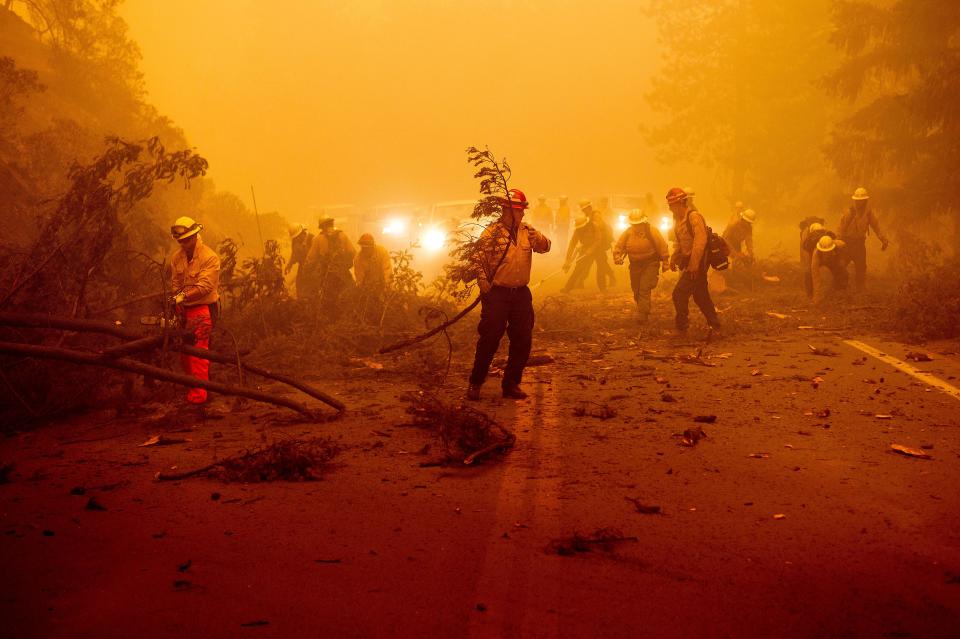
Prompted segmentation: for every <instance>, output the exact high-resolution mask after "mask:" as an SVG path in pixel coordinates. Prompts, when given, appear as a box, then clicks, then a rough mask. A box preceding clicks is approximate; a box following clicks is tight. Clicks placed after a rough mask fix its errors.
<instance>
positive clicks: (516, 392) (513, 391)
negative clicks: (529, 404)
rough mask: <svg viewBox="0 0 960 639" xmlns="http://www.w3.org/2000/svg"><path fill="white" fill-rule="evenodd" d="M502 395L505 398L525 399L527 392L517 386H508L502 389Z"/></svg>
mask: <svg viewBox="0 0 960 639" xmlns="http://www.w3.org/2000/svg"><path fill="white" fill-rule="evenodd" d="M503 396H504V397H506V398H507V399H526V398H527V394H526V393H525V392H523V389H521V388H520V387H519V386H510V387H508V388H504V389H503Z"/></svg>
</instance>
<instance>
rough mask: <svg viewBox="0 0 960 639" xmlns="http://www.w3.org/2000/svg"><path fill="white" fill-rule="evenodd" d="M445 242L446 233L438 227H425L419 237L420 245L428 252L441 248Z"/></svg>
mask: <svg viewBox="0 0 960 639" xmlns="http://www.w3.org/2000/svg"><path fill="white" fill-rule="evenodd" d="M446 243H447V234H446V233H445V232H444V231H442V230H440V229H436V228H434V229H427V230H426V231H424V232H423V235H422V236H421V237H420V246H422V247H423V248H424V249H425V250H427V251H430V252H435V251H439V250H442V249H443V247H444V245H445V244H446Z"/></svg>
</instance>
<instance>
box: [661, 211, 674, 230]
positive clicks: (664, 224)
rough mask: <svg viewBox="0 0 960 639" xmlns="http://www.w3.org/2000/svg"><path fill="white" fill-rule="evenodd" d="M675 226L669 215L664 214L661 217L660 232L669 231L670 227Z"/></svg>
mask: <svg viewBox="0 0 960 639" xmlns="http://www.w3.org/2000/svg"><path fill="white" fill-rule="evenodd" d="M672 228H673V220H671V219H670V217H669V216H667V215H664V216H663V217H661V218H660V232H661V233H667V232H668V231H669V230H670V229H672Z"/></svg>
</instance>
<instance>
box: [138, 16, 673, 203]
mask: <svg viewBox="0 0 960 639" xmlns="http://www.w3.org/2000/svg"><path fill="white" fill-rule="evenodd" d="M123 15H124V17H125V18H126V20H127V21H128V22H129V25H130V31H131V36H132V37H133V39H134V40H136V41H137V42H138V43H139V45H140V47H141V49H142V53H143V63H142V68H143V71H144V74H145V80H146V85H147V90H148V91H149V100H150V101H151V102H152V103H153V104H154V105H155V106H156V107H157V108H158V109H159V110H160V111H161V112H162V113H163V114H165V115H167V116H169V117H170V118H171V119H173V120H174V121H175V122H176V123H177V124H178V125H179V126H181V127H182V128H183V129H184V131H185V132H186V134H187V137H188V139H189V141H190V144H191V145H194V146H196V147H197V149H198V150H199V151H200V152H201V153H202V154H204V155H205V156H206V157H208V158H209V160H210V162H211V172H210V175H211V177H212V178H213V179H214V181H215V182H216V183H217V185H218V187H220V188H224V189H228V190H232V191H234V192H236V193H237V194H239V195H241V197H244V198H245V199H246V198H248V196H249V187H250V185H251V184H253V185H255V186H256V189H257V197H258V203H259V204H260V207H261V208H262V209H272V210H280V211H281V212H283V213H288V214H291V215H299V214H301V213H302V212H303V211H305V210H308V209H309V208H310V207H315V206H321V205H324V204H334V203H348V202H349V203H356V204H377V203H386V202H399V201H416V202H424V203H429V202H436V201H440V200H450V199H462V198H472V197H474V195H475V193H476V182H475V181H474V180H473V178H472V176H471V172H470V168H469V167H468V166H467V164H466V163H465V161H464V158H465V155H464V149H465V148H466V147H467V146H469V145H489V146H490V148H491V149H492V150H494V152H495V153H497V154H498V155H499V156H506V157H507V159H508V160H509V161H510V163H511V165H512V167H513V169H514V186H517V187H519V188H525V189H527V190H528V192H529V193H530V194H531V195H537V194H541V193H543V194H548V195H556V194H560V193H564V194H569V195H570V196H571V197H572V198H576V197H579V196H581V195H589V194H598V193H643V192H646V191H655V192H657V193H658V194H659V192H660V191H661V190H664V189H665V188H666V187H667V186H670V185H673V184H678V185H681V184H688V183H691V182H692V179H691V174H690V173H682V172H678V169H677V168H676V167H664V166H661V165H660V164H659V163H658V161H657V159H656V157H655V156H654V154H653V152H652V151H651V150H650V149H648V148H647V147H646V145H645V144H644V142H643V137H642V135H641V134H640V132H639V127H640V126H641V125H642V124H643V123H644V122H645V121H646V119H648V118H650V117H651V114H650V110H649V108H648V107H647V105H646V104H645V102H644V94H645V92H646V91H647V90H648V89H649V86H650V81H651V78H652V77H653V75H654V74H655V73H656V71H657V69H658V66H659V64H660V54H659V52H658V47H657V42H656V27H655V23H654V21H653V19H652V18H651V17H650V16H649V15H647V14H645V12H644V10H643V3H641V2H637V1H636V0H633V1H627V0H624V1H619V0H604V1H600V2H585V1H579V2H573V1H564V0H529V1H526V2H507V1H504V0H499V1H497V0H492V1H486V2H472V1H467V0H447V1H444V0H395V1H393V2H387V1H377V0H349V1H346V0H340V1H332V0H327V1H306V0H300V1H293V0H287V1H280V2H267V1H265V0H259V1H258V0H201V1H197V0H164V1H163V2H155V1H154V0H127V3H126V5H125V7H124V9H123Z"/></svg>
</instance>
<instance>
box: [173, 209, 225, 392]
mask: <svg viewBox="0 0 960 639" xmlns="http://www.w3.org/2000/svg"><path fill="white" fill-rule="evenodd" d="M201 230H203V225H202V224H198V223H197V222H196V221H195V220H194V219H193V218H189V217H180V218H177V220H176V221H175V222H174V223H173V226H172V227H170V234H171V235H172V236H173V239H175V240H176V241H177V243H178V244H179V245H180V248H179V250H177V251H176V252H175V253H174V254H173V256H172V257H171V258H170V264H169V266H168V269H167V276H168V277H169V280H170V290H171V291H173V302H174V304H175V305H176V309H177V313H178V314H179V315H180V317H181V319H182V320H183V322H184V325H185V326H186V327H187V328H189V329H192V330H193V335H194V338H195V341H194V346H196V347H197V348H203V349H208V348H210V333H211V332H212V330H213V322H214V320H215V319H216V315H217V308H218V302H219V300H220V295H219V294H218V293H217V288H218V287H219V286H220V257H219V256H218V255H217V254H216V252H215V251H214V250H213V249H211V248H210V247H208V246H207V245H206V244H204V243H203V241H202V240H201V239H200V231H201ZM180 363H181V365H182V366H183V370H184V372H186V373H187V374H189V375H192V376H194V377H196V378H198V379H202V380H209V379H210V360H207V359H203V358H200V357H192V356H190V355H181V356H180ZM187 401H188V402H189V403H191V404H203V403H204V402H206V401H207V391H206V390H204V389H202V388H191V389H190V390H189V391H187Z"/></svg>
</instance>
